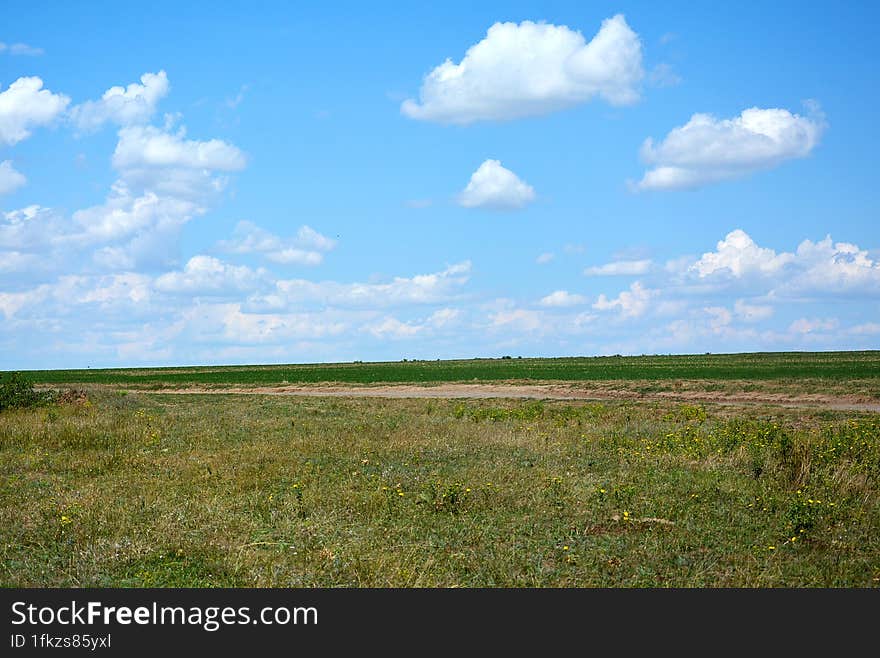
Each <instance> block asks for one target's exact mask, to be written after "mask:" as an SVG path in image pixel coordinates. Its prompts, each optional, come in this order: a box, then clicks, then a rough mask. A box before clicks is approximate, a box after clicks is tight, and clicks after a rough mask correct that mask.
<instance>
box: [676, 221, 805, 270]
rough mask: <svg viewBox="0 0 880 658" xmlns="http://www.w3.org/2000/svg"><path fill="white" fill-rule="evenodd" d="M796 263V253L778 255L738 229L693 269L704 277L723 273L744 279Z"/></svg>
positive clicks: (693, 266)
mask: <svg viewBox="0 0 880 658" xmlns="http://www.w3.org/2000/svg"><path fill="white" fill-rule="evenodd" d="M793 260H794V256H793V255H792V254H787V253H781V254H777V253H776V252H775V251H774V250H773V249H768V248H766V247H759V246H758V245H757V244H755V241H754V240H752V238H751V237H750V236H749V234H748V233H746V232H745V231H743V230H742V229H736V230H734V231H731V232H730V233H728V234H727V235H726V236H725V238H724V239H723V240H719V241H718V244H717V245H716V251H710V252H707V253H705V254H703V255H702V256H701V257H700V259H699V260H698V261H697V262H696V263H694V264H693V265H691V270H693V271H694V272H696V273H697V275H698V276H700V277H708V276H712V275H718V274H722V275H726V276H733V277H736V278H740V277H744V276H749V275H752V274H764V275H766V274H773V273H775V272H778V271H779V270H781V269H782V268H783V267H785V266H786V265H787V264H789V263H791V262H792V261H793Z"/></svg>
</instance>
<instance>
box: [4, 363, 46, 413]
mask: <svg viewBox="0 0 880 658" xmlns="http://www.w3.org/2000/svg"><path fill="white" fill-rule="evenodd" d="M51 398H52V393H51V392H48V391H36V390H34V384H33V382H31V381H29V380H28V379H26V378H25V377H24V376H23V375H22V374H21V373H20V372H12V373H7V374H6V376H5V377H3V378H2V380H0V411H3V410H5V409H16V408H24V407H34V406H37V405H40V404H45V403H46V402H49V401H50V400H51Z"/></svg>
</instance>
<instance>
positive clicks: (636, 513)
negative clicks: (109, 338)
mask: <svg viewBox="0 0 880 658" xmlns="http://www.w3.org/2000/svg"><path fill="white" fill-rule="evenodd" d="M700 358H702V357H700ZM719 358H721V357H719ZM768 358H769V359H770V362H771V363H773V364H775V365H772V366H769V365H768V366H767V368H768V371H769V370H772V368H779V367H781V366H780V363H781V361H774V360H773V358H772V357H768ZM791 358H792V359H793V360H794V361H795V362H797V361H798V359H797V357H791ZM829 358H832V359H833V357H829ZM864 358H866V359H869V360H870V359H873V358H876V357H875V356H872V355H867V356H865V357H864ZM757 361H759V362H760V361H761V360H760V359H757ZM636 362H637V360H633V361H632V363H636ZM477 363H479V362H477ZM872 363H873V362H872ZM496 365H497V366H498V367H504V366H506V365H507V364H495V363H494V362H492V363H490V364H487V370H491V368H492V367H495V366H496ZM389 367H390V366H389ZM397 367H398V368H400V369H401V370H400V371H401V372H403V371H405V369H406V368H408V367H421V366H420V365H418V364H413V365H412V366H410V365H408V364H407V365H402V366H401V365H398V366H397ZM425 367H429V366H428V365H425ZM450 367H451V366H450ZM467 367H476V366H474V365H473V363H472V364H471V365H470V366H467ZM756 367H757V366H756ZM871 367H875V366H871ZM865 369H866V370H870V368H867V367H865ZM209 372H211V371H209ZM226 372H231V373H233V375H234V373H236V372H237V370H235V369H233V370H227V371H226ZM241 372H244V373H247V372H251V373H256V372H260V371H259V370H258V369H250V370H248V369H241ZM273 376H278V375H273ZM56 381H57V380H56ZM878 478H880V418H878V415H877V414H867V413H865V414H860V413H855V412H837V411H820V410H795V409H784V408H779V407H771V406H764V407H750V408H748V409H747V410H744V409H742V408H737V407H731V406H711V405H707V406H699V405H682V404H677V403H674V402H602V403H596V402H591V403H581V402H547V401H545V402H536V401H504V400H486V401H466V400H427V399H419V400H383V399H363V398H362V399H355V398H298V397H279V396H274V397H273V396H259V395H249V396H243V395H229V394H219V395H218V394H215V395H175V396H170V395H162V394H155V393H148V392H140V393H128V394H122V393H117V392H112V391H108V390H104V389H102V390H95V391H92V392H91V393H90V399H89V401H88V402H84V401H83V400H82V399H81V398H79V399H78V401H76V402H74V403H71V404H51V405H48V406H45V407H40V408H32V409H12V410H7V411H4V412H3V413H2V414H0V586H4V587H33V586H41V587H42V586H49V587H91V586H126V587H154V586H155V587H178V586H193V587H211V586H241V587H251V586H266V587H312V586H320V587H337V586H341V587H365V586H374V587H375V586H378V587H385V586H392V587H422V586H437V587H452V586H463V587H478V586H479V587H483V586H485V587H592V586H607V587H634V586H645V587H668V586H679V587H729V586H735V587H743V586H744V587H876V586H878V585H880V486H878V483H880V482H878Z"/></svg>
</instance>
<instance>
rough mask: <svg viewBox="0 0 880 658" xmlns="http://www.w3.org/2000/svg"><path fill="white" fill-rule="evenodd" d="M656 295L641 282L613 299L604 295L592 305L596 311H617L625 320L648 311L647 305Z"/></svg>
mask: <svg viewBox="0 0 880 658" xmlns="http://www.w3.org/2000/svg"><path fill="white" fill-rule="evenodd" d="M655 294H656V291H654V290H650V289H648V288H645V287H644V286H643V285H642V284H641V282H639V281H636V282H634V283H633V284H632V285H631V286H630V287H629V290H623V291H621V293H620V294H619V295H618V296H617V297H616V298H615V299H608V298H607V297H606V296H605V295H604V294H602V295H599V298H598V299H597V300H596V302H595V303H594V304H593V308H594V309H596V310H597V311H611V310H614V309H617V310H618V311H620V314H621V315H622V316H623V317H625V318H635V317H638V316H640V315H643V314H644V313H645V311H647V310H648V304H649V302H650V300H651V297H653V296H654V295H655Z"/></svg>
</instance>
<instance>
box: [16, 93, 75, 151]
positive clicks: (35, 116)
mask: <svg viewBox="0 0 880 658" xmlns="http://www.w3.org/2000/svg"><path fill="white" fill-rule="evenodd" d="M69 103H70V99H69V98H68V97H67V96H65V95H63V94H53V93H52V92H51V91H49V90H48V89H43V81H42V80H41V79H40V78H37V77H30V78H19V79H18V80H16V81H15V82H13V83H12V84H11V85H9V87H8V88H7V89H6V90H5V91H0V146H3V145H6V146H11V145H13V144H17V143H18V142H20V141H22V140H23V139H27V138H28V137H29V136H30V135H31V131H32V130H33V129H34V128H35V127H37V126H44V125H47V124H49V123H52V121H54V120H55V119H56V118H57V117H58V116H59V115H60V114H61V113H62V112H64V110H65V109H66V108H67V105H68V104H69Z"/></svg>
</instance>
